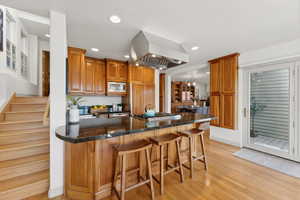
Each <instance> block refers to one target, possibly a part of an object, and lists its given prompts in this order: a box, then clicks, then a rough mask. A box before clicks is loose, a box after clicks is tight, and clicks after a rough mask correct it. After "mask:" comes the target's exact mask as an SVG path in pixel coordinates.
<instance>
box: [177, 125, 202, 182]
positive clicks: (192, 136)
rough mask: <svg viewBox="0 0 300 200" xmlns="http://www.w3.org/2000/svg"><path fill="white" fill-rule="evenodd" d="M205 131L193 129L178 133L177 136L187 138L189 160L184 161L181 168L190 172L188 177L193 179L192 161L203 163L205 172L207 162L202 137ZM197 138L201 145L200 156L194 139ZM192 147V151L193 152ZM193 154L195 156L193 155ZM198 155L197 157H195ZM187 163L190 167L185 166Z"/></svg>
mask: <svg viewBox="0 0 300 200" xmlns="http://www.w3.org/2000/svg"><path fill="white" fill-rule="evenodd" d="M204 133H205V131H204V130H203V129H198V128H193V129H189V130H184V131H180V132H178V134H180V135H182V136H183V137H186V138H188V141H189V145H188V148H189V149H188V152H189V160H187V161H185V162H184V163H183V166H184V167H185V168H187V169H189V170H190V177H191V178H193V175H194V161H200V162H203V163H204V169H205V170H207V160H206V155H205V147H204V138H203V135H204ZM196 137H199V139H200V145H201V150H202V152H201V154H200V155H199V152H197V146H196V144H197V143H196V141H195V138H196ZM193 147H194V150H193ZM193 154H195V155H193ZM197 154H198V155H197ZM186 162H189V163H190V166H189V167H188V166H186V165H185V163H186Z"/></svg>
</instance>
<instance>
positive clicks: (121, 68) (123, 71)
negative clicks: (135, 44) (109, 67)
mask: <svg viewBox="0 0 300 200" xmlns="http://www.w3.org/2000/svg"><path fill="white" fill-rule="evenodd" d="M118 75H119V77H118V81H122V82H127V79H128V65H127V63H122V62H120V63H118Z"/></svg>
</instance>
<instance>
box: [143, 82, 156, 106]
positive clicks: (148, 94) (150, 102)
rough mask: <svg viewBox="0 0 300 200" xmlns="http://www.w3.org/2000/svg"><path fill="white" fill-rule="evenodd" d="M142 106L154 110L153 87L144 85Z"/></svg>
mask: <svg viewBox="0 0 300 200" xmlns="http://www.w3.org/2000/svg"><path fill="white" fill-rule="evenodd" d="M144 98H145V99H144V106H150V107H151V108H154V109H155V86H154V85H153V84H151V85H144Z"/></svg>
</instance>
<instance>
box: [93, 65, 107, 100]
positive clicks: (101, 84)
mask: <svg viewBox="0 0 300 200" xmlns="http://www.w3.org/2000/svg"><path fill="white" fill-rule="evenodd" d="M105 77H106V70H105V62H104V61H103V60H96V61H95V76H94V92H95V94H97V95H104V94H105V85H106V84H105Z"/></svg>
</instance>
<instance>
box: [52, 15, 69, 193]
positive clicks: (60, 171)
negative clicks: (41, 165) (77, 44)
mask: <svg viewBox="0 0 300 200" xmlns="http://www.w3.org/2000/svg"><path fill="white" fill-rule="evenodd" d="M50 19H51V22H50V23H51V26H50V35H51V39H50V52H51V54H50V74H52V76H50V99H51V100H50V108H51V109H50V188H49V193H48V196H49V197H50V198H53V197H56V196H59V195H62V194H63V191H64V145H63V141H62V140H60V139H58V138H57V137H56V136H55V129H56V128H57V127H59V126H64V125H65V124H66V67H65V66H66V58H67V24H66V16H65V15H64V14H61V13H58V12H55V11H50Z"/></svg>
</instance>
